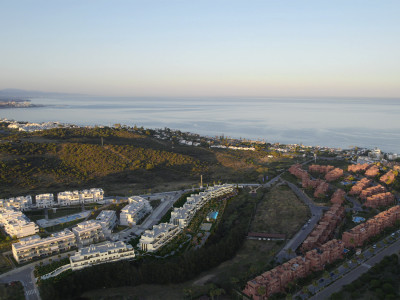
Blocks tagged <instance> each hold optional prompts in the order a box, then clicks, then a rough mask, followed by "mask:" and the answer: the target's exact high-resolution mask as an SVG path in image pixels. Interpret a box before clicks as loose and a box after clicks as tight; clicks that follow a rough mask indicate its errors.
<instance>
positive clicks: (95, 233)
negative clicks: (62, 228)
mask: <svg viewBox="0 0 400 300" xmlns="http://www.w3.org/2000/svg"><path fill="white" fill-rule="evenodd" d="M72 232H73V233H74V234H75V237H76V242H77V244H78V247H85V246H88V245H90V244H94V243H98V242H101V241H103V240H104V233H103V228H102V227H101V225H100V224H99V223H98V222H97V221H95V220H89V221H85V222H82V223H79V224H78V225H77V226H75V227H74V228H72Z"/></svg>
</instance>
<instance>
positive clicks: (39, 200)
mask: <svg viewBox="0 0 400 300" xmlns="http://www.w3.org/2000/svg"><path fill="white" fill-rule="evenodd" d="M35 200H36V207H37V208H46V207H53V206H54V195H53V194H40V195H36V196H35Z"/></svg>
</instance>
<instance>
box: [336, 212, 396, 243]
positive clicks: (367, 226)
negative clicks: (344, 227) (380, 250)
mask: <svg viewBox="0 0 400 300" xmlns="http://www.w3.org/2000/svg"><path fill="white" fill-rule="evenodd" d="M396 220H400V206H398V205H396V206H393V207H391V208H389V209H388V210H385V211H383V212H381V213H379V214H377V215H376V216H375V217H373V218H372V219H369V220H367V221H366V222H365V223H362V224H360V225H357V226H356V227H353V228H352V229H350V230H349V231H346V232H344V233H343V235H342V240H343V242H344V244H345V246H346V247H348V248H354V247H359V246H362V245H363V244H364V242H365V241H366V240H368V239H369V238H370V237H372V236H374V235H377V234H378V233H380V232H381V231H382V230H383V229H385V228H386V227H390V226H393V225H394V224H395V222H396Z"/></svg>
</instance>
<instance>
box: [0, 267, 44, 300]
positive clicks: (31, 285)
mask: <svg viewBox="0 0 400 300" xmlns="http://www.w3.org/2000/svg"><path fill="white" fill-rule="evenodd" d="M33 269H34V267H33V266H29V267H27V268H19V269H15V270H16V271H15V272H12V273H11V274H8V273H10V272H8V273H6V274H8V275H7V276H2V277H1V278H0V282H1V283H8V282H11V281H21V283H22V285H23V287H24V293H25V299H26V300H39V299H40V295H39V291H38V289H37V287H36V281H35V278H34V276H33ZM2 275H5V274H2Z"/></svg>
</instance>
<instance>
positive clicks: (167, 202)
mask: <svg viewBox="0 0 400 300" xmlns="http://www.w3.org/2000/svg"><path fill="white" fill-rule="evenodd" d="M190 191H192V189H188V190H181V191H171V192H163V193H157V194H153V195H151V196H150V195H141V197H143V198H145V199H148V198H150V199H153V200H155V199H162V200H163V201H162V202H161V204H160V205H159V206H158V207H157V208H156V209H155V210H153V212H152V213H151V214H150V215H149V216H148V217H147V218H146V219H145V220H144V221H143V223H142V224H141V225H138V226H133V227H132V228H128V229H125V230H123V231H121V232H119V233H116V234H115V235H114V238H113V239H114V240H116V239H119V240H121V241H124V240H125V241H128V240H130V239H131V237H130V235H131V234H135V235H137V236H139V235H141V234H142V233H143V232H144V231H145V230H147V229H150V228H152V227H153V225H155V224H157V223H158V222H159V221H160V220H161V218H162V217H163V216H164V215H165V214H166V213H167V211H168V210H169V209H170V208H171V207H172V206H173V204H174V203H175V201H176V200H178V199H179V198H180V197H181V196H182V194H184V193H187V192H190Z"/></svg>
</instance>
